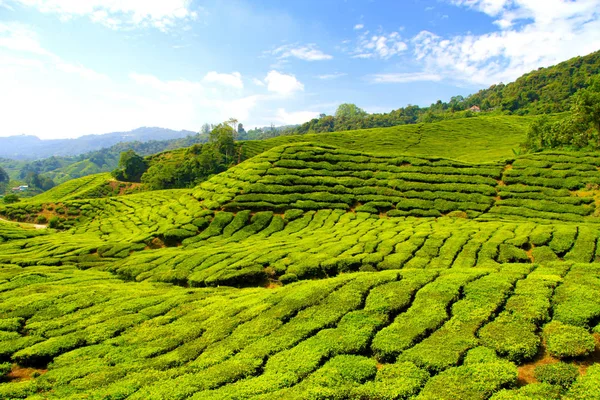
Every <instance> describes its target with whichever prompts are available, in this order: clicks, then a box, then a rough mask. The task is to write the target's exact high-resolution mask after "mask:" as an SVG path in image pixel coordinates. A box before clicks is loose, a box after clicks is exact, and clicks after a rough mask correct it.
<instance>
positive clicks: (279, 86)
mask: <svg viewBox="0 0 600 400" xmlns="http://www.w3.org/2000/svg"><path fill="white" fill-rule="evenodd" d="M265 83H266V84H267V89H268V90H269V92H273V93H277V94H280V95H283V96H289V95H291V94H293V93H295V92H301V91H303V90H304V85H303V84H302V83H301V82H300V81H299V80H298V79H296V77H295V76H294V75H287V74H282V73H280V72H277V71H275V70H273V71H270V72H269V73H268V74H267V77H266V78H265Z"/></svg>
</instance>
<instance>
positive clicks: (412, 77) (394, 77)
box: [369, 72, 442, 83]
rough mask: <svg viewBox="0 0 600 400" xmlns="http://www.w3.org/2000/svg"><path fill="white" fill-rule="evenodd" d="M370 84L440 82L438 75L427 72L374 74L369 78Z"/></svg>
mask: <svg viewBox="0 0 600 400" xmlns="http://www.w3.org/2000/svg"><path fill="white" fill-rule="evenodd" d="M369 78H370V79H369V80H370V81H371V82H372V83H410V82H423V81H433V82H437V81H440V80H442V77H441V76H440V75H438V74H432V73H428V72H410V73H388V74H374V75H371V76H370V77H369Z"/></svg>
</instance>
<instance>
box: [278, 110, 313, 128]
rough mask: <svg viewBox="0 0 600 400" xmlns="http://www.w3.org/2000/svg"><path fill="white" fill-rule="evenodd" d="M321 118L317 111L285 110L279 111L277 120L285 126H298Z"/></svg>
mask: <svg viewBox="0 0 600 400" xmlns="http://www.w3.org/2000/svg"><path fill="white" fill-rule="evenodd" d="M318 116H319V113H318V112H315V111H293V112H287V111H285V109H283V108H279V109H278V110H277V115H276V117H275V119H276V120H277V122H279V123H281V124H283V125H297V124H302V123H304V122H307V121H310V120H311V119H313V118H316V117H318Z"/></svg>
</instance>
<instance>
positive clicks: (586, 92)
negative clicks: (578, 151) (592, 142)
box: [572, 78, 600, 146]
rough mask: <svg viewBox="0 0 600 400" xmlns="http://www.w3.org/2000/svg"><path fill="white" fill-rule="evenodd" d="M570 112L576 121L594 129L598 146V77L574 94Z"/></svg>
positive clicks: (599, 100)
mask: <svg viewBox="0 0 600 400" xmlns="http://www.w3.org/2000/svg"><path fill="white" fill-rule="evenodd" d="M572 112H573V118H574V119H575V121H577V123H579V124H582V125H583V126H588V127H591V128H592V129H593V130H594V131H595V134H596V135H597V139H598V142H597V143H598V146H600V78H596V79H593V80H592V81H591V82H590V85H589V86H588V87H587V88H585V89H581V90H579V91H578V92H577V93H576V94H575V96H574V99H573V107H572Z"/></svg>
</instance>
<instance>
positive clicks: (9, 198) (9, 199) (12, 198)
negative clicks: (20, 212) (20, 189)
mask: <svg viewBox="0 0 600 400" xmlns="http://www.w3.org/2000/svg"><path fill="white" fill-rule="evenodd" d="M3 201H4V204H13V203H17V202H19V201H20V199H19V196H17V195H16V194H7V195H6V196H4V199H3Z"/></svg>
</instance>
